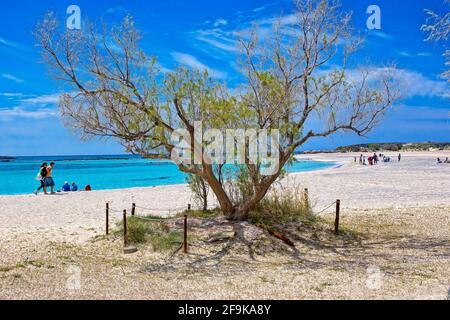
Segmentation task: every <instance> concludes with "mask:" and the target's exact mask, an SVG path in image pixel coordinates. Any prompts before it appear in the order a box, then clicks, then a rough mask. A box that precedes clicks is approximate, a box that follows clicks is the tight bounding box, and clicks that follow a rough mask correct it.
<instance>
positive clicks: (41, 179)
mask: <svg viewBox="0 0 450 320" xmlns="http://www.w3.org/2000/svg"><path fill="white" fill-rule="evenodd" d="M46 176H47V162H44V163H43V164H42V165H41V167H40V168H39V172H38V174H37V177H36V180H38V181H39V182H40V183H41V185H40V187H39V188H37V189H36V191H35V192H34V194H35V195H37V194H38V193H39V191H40V190H41V189H43V190H44V193H45V194H47V187H46V186H45V177H46Z"/></svg>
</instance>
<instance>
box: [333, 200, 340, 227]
mask: <svg viewBox="0 0 450 320" xmlns="http://www.w3.org/2000/svg"><path fill="white" fill-rule="evenodd" d="M340 211H341V200H336V220H335V221H334V233H336V234H338V233H339V214H340Z"/></svg>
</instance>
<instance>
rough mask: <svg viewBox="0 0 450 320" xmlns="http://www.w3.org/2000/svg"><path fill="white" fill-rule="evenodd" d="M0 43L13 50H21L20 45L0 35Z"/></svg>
mask: <svg viewBox="0 0 450 320" xmlns="http://www.w3.org/2000/svg"><path fill="white" fill-rule="evenodd" d="M0 45H1V46H4V47H7V48H9V49H14V50H23V48H22V46H21V45H20V44H18V43H16V42H14V41H11V40H8V39H5V38H2V37H0Z"/></svg>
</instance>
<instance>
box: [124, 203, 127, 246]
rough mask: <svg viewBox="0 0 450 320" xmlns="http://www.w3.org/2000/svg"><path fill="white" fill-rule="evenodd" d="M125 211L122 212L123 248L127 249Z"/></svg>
mask: <svg viewBox="0 0 450 320" xmlns="http://www.w3.org/2000/svg"><path fill="white" fill-rule="evenodd" d="M127 245H128V239H127V210H123V246H124V247H127Z"/></svg>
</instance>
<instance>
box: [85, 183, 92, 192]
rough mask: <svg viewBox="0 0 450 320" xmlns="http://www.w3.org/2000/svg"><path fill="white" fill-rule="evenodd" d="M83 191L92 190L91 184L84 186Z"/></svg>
mask: <svg viewBox="0 0 450 320" xmlns="http://www.w3.org/2000/svg"><path fill="white" fill-rule="evenodd" d="M84 191H92V188H91V185H90V184H88V185H87V186H86V187H85V188H84Z"/></svg>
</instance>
